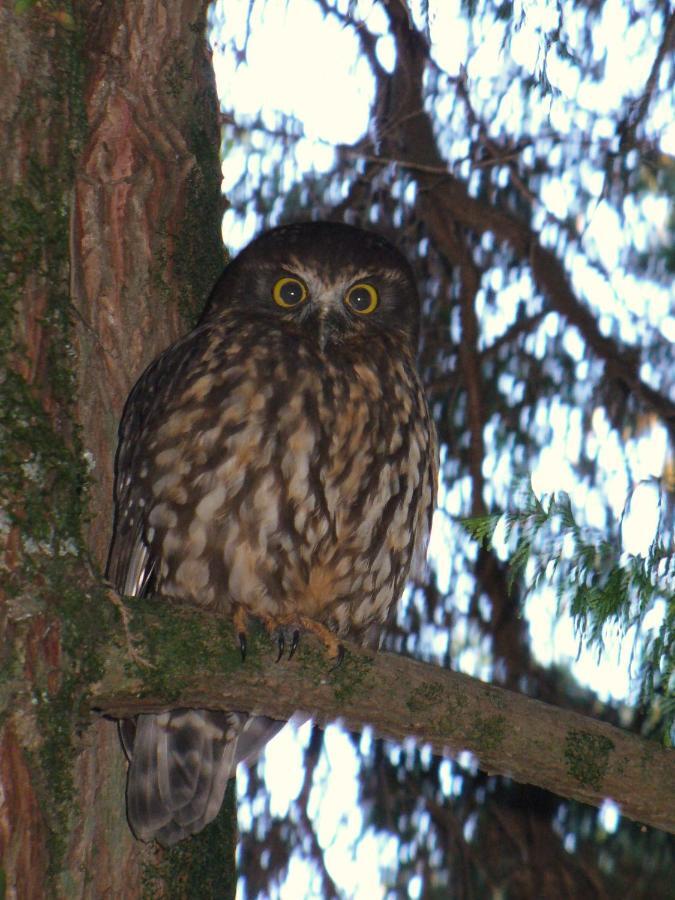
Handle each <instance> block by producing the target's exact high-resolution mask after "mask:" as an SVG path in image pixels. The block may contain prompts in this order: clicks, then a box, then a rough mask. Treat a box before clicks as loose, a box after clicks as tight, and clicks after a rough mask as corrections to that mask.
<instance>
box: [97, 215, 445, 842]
mask: <svg viewBox="0 0 675 900" xmlns="http://www.w3.org/2000/svg"><path fill="white" fill-rule="evenodd" d="M419 327H420V302H419V297H418V293H417V290H416V287H415V282H414V278H413V273H412V270H411V268H410V266H409V264H408V263H407V261H406V260H405V258H404V257H403V256H402V255H401V254H400V253H399V251H398V250H397V249H396V248H395V247H394V246H393V245H392V244H390V243H389V242H388V241H386V240H384V239H383V238H382V237H379V236H377V235H375V234H372V233H370V232H367V231H362V230H361V229H358V228H353V227H350V226H348V225H343V224H338V223H331V222H309V223H303V224H296V225H289V226H284V227H280V228H275V229H273V230H271V231H268V232H265V233H263V234H262V235H261V236H259V237H258V238H256V239H255V240H254V241H253V242H252V243H251V244H249V245H248V246H247V247H246V248H245V249H244V250H243V251H242V252H241V253H240V254H239V255H238V256H237V257H236V258H235V259H234V260H233V261H232V262H230V263H229V265H228V266H227V267H226V269H225V271H224V272H223V274H222V276H221V278H220V280H219V281H218V282H217V284H216V286H215V288H214V290H213V292H212V294H211V296H210V298H209V300H208V302H207V304H206V308H205V310H204V312H203V314H202V317H201V319H200V321H199V323H198V324H197V326H196V327H195V328H194V330H193V331H191V332H190V333H189V334H188V335H186V336H185V337H184V338H182V339H181V340H179V341H178V342H177V343H175V344H174V345H173V346H171V347H169V349H168V350H166V351H165V352H164V353H162V354H161V355H160V356H159V357H158V358H157V359H156V360H155V361H154V362H153V363H152V364H151V365H150V366H149V367H148V368H147V369H146V370H145V372H144V373H143V375H142V376H141V378H140V379H139V381H138V382H137V384H136V386H135V387H134V388H133V390H132V392H131V394H130V396H129V399H128V401H127V404H126V407H125V410H124V414H123V417H122V422H121V426H120V440H119V448H118V453H117V460H116V479H115V502H116V516H115V527H114V535H113V540H112V544H111V550H110V557H109V563H108V576H109V578H110V580H111V581H112V582H113V584H114V585H115V587H116V588H117V589H118V590H119V592H120V593H122V594H125V595H130V596H140V595H144V594H152V595H158V602H160V600H159V598H162V597H170V598H175V600H179V601H181V602H185V603H190V604H196V605H197V606H200V607H204V608H206V609H209V610H212V611H213V613H214V615H219V616H225V617H228V618H230V619H231V620H232V622H233V623H234V625H233V627H234V628H235V629H236V631H237V633H238V634H239V636H240V642H241V647H242V655H244V652H245V635H246V622H247V620H248V617H249V616H253V617H256V618H258V619H260V620H262V621H263V622H264V623H265V625H266V627H267V628H268V629H269V630H270V632H271V633H272V634H274V635H275V636H276V637H277V639H278V641H279V653H281V652H282V651H283V649H284V646H289V648H290V649H289V653H290V655H292V652H293V651H294V649H295V646H296V645H297V642H298V640H299V639H300V637H301V635H302V634H303V633H304V632H307V631H312V632H313V633H315V634H317V635H318V636H319V637H320V638H321V639H322V641H323V643H324V645H325V646H326V648H327V656H329V657H334V658H337V659H339V656H340V651H341V645H340V640H341V639H342V638H343V637H345V636H346V635H349V636H350V638H351V639H353V640H356V641H360V642H362V643H365V642H371V643H372V642H374V641H375V640H376V638H377V635H378V632H379V630H380V629H381V626H382V623H384V622H385V620H386V619H387V616H388V615H389V614H390V612H392V611H393V609H394V607H395V604H396V602H397V600H398V599H399V597H400V595H401V593H402V591H403V588H404V586H405V584H406V582H407V580H408V579H409V577H410V576H411V574H413V573H414V572H415V570H416V569H418V568H419V567H420V566H421V565H422V564H423V561H424V556H425V552H426V545H427V540H428V535H429V529H430V523H431V515H432V510H433V506H434V496H435V490H436V477H437V472H436V449H435V437H434V428H433V424H432V421H431V418H430V415H429V410H428V408H427V404H426V400H425V397H424V392H423V389H422V384H421V382H420V377H419V374H418V371H417V368H416V353H417V344H418V338H419ZM282 725H283V723H281V722H277V721H274V720H272V719H268V718H265V717H262V716H248V715H247V714H246V713H243V712H238V711H235V710H233V711H232V712H228V713H226V712H221V711H215V710H199V709H174V710H172V711H170V712H164V713H161V714H153V715H139V716H138V717H136V719H133V720H125V721H123V722H122V723H121V726H120V733H121V736H122V741H123V744H124V747H125V750H126V753H127V757H128V759H129V769H128V781H127V813H128V819H129V823H130V825H131V828H132V830H133V832H134V833H135V835H136V836H137V837H138V838H139V839H141V840H144V841H149V840H153V839H156V840H158V841H159V842H160V843H161V844H163V845H165V846H170V845H172V844H174V843H176V841H179V840H181V839H182V838H184V837H187V836H188V835H190V834H194V833H196V832H198V831H200V830H201V829H202V828H203V827H204V826H205V825H206V824H208V822H210V821H211V820H212V819H213V818H214V817H215V815H216V814H217V812H218V810H219V808H220V805H221V802H222V799H223V794H224V791H225V787H226V785H227V781H228V779H229V778H230V777H231V776H233V775H234V772H235V769H236V766H237V763H238V762H240V761H241V760H244V759H246V758H250V757H252V756H253V755H255V754H256V753H257V752H259V750H260V749H261V748H262V746H263V745H264V744H265V742H266V741H267V740H269V739H270V737H271V736H272V735H274V734H275V733H276V732H277V731H278V730H279V729H280V728H281V727H282Z"/></svg>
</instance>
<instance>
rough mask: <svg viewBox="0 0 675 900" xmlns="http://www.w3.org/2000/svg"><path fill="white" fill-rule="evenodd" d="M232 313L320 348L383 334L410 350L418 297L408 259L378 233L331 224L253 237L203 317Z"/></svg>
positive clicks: (416, 326) (415, 333) (306, 224)
mask: <svg viewBox="0 0 675 900" xmlns="http://www.w3.org/2000/svg"><path fill="white" fill-rule="evenodd" d="M234 311H236V312H237V313H239V314H243V315H245V316H246V317H247V318H248V317H255V318H259V317H261V318H263V319H265V320H266V321H267V322H268V323H269V322H277V323H278V324H279V327H281V328H284V329H289V330H293V331H301V332H303V333H304V334H307V335H309V336H310V339H316V341H317V342H318V345H319V347H320V348H321V349H325V348H326V347H328V346H329V345H331V344H336V343H344V342H348V341H350V340H351V341H355V340H358V341H360V342H363V341H364V340H367V339H368V337H369V336H375V335H376V334H379V335H381V334H383V333H386V334H391V335H394V336H396V337H398V339H399V340H400V341H402V342H403V343H404V344H405V345H406V346H407V347H408V349H409V350H410V351H411V352H412V353H413V354H414V353H415V352H416V350H417V343H418V338H419V320H420V301H419V295H418V293H417V288H416V286H415V281H414V277H413V273H412V269H411V267H410V265H409V264H408V262H407V260H406V259H405V257H404V256H403V255H402V254H401V253H400V252H399V251H398V250H397V249H396V248H395V247H394V246H393V245H392V244H390V243H389V241H387V240H385V239H384V238H383V237H380V236H379V235H376V234H373V233H372V232H368V231H363V230H362V229H360V228H354V227H352V226H351V225H344V224H341V223H337V222H303V223H300V224H297V225H285V226H282V227H280V228H274V229H272V230H270V231H266V232H263V234H261V235H260V236H259V237H257V238H256V239H255V240H253V241H252V242H251V243H250V244H249V245H248V246H247V247H246V248H245V249H244V250H242V251H241V253H240V254H239V255H238V256H237V257H236V259H234V260H233V261H232V262H231V263H230V264H229V265H228V267H227V268H226V269H225V272H224V273H223V275H222V277H221V279H220V281H219V282H218V284H217V285H216V287H215V288H214V291H213V294H212V295H211V298H210V299H209V303H208V305H207V307H206V310H205V311H204V315H203V317H202V321H204V320H208V319H212V318H217V317H219V316H220V315H222V314H224V313H225V314H231V313H232V312H234Z"/></svg>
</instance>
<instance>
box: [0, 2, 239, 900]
mask: <svg viewBox="0 0 675 900" xmlns="http://www.w3.org/2000/svg"><path fill="white" fill-rule="evenodd" d="M206 9H207V4H206V3H205V2H203V0H183V2H177V3H170V4H169V3H162V2H159V0H143V2H132V0H116V2H112V3H104V2H92V3H69V2H66V3H63V4H61V3H59V4H52V3H44V2H32V3H31V2H24V3H21V4H18V3H17V4H15V3H12V2H7V3H0V34H2V39H1V40H0V158H1V159H2V160H3V164H2V167H0V251H1V253H0V266H1V269H0V354H1V356H2V360H1V362H0V365H1V366H2V374H1V377H0V507H1V510H2V512H1V513H0V573H1V576H0V641H1V643H0V647H1V649H0V795H1V797H2V799H0V857H1V862H0V895H3V896H4V895H6V896H8V897H18V898H22V897H26V898H35V897H43V896H44V897H48V896H57V897H68V898H74V897H102V896H114V897H140V896H143V894H144V892H145V894H146V895H148V892H150V894H151V895H152V896H161V895H162V894H167V895H168V894H169V893H173V896H176V889H177V888H176V885H177V884H179V889H180V891H182V892H183V894H182V895H184V896H193V895H194V896H199V895H200V894H199V891H200V887H199V882H200V881H201V882H204V879H208V878H213V877H214V874H213V872H211V873H210V874H209V873H208V872H207V871H206V869H205V868H204V866H205V862H204V860H205V859H206V860H208V855H206V856H204V854H201V855H199V853H198V854H197V856H199V864H195V865H190V864H189V860H188V861H186V860H184V859H183V862H182V865H183V868H184V869H185V872H186V873H188V875H189V873H190V872H192V873H193V875H194V878H195V879H197V883H196V884H193V885H190V884H189V883H188V881H187V880H186V879H187V877H188V875H185V876H184V877H183V878H182V880H181V881H180V883H179V882H177V881H176V878H175V873H173V872H172V870H171V860H170V858H164V857H163V856H162V855H161V854H160V853H159V851H157V850H155V849H154V848H148V847H145V846H143V845H141V844H139V843H138V842H136V841H134V839H133V837H132V835H131V833H130V831H129V829H128V826H127V823H126V818H125V811H124V781H125V767H124V761H123V756H122V754H121V752H120V749H119V744H118V740H117V734H116V729H115V726H114V725H113V724H112V723H110V722H107V721H103V720H101V721H98V722H95V723H93V724H92V723H91V720H90V718H89V714H88V706H89V703H88V699H87V698H88V693H89V690H90V685H91V684H92V683H93V682H94V681H95V680H96V679H97V678H98V677H99V676H100V673H101V671H102V657H103V651H104V642H105V640H106V639H107V637H108V636H109V634H110V629H111V628H112V626H113V623H114V621H115V620H116V616H117V613H116V612H115V609H114V607H113V606H112V605H111V604H110V603H109V602H108V600H107V595H106V592H105V591H104V590H103V589H102V588H101V572H102V570H103V568H104V565H105V557H106V552H107V544H108V540H109V535H110V527H111V522H112V472H113V458H114V451H115V444H116V428H117V422H118V420H119V416H120V413H121V410H122V406H123V403H124V399H125V397H126V394H127V393H128V390H129V388H130V387H131V385H132V384H133V382H134V380H135V379H136V378H137V377H138V375H139V374H140V372H141V371H142V370H143V368H144V367H145V365H146V364H147V363H148V362H149V361H150V360H151V359H152V357H153V356H154V355H156V353H157V352H158V351H159V350H161V349H162V348H163V347H165V346H166V345H167V344H169V343H170V342H171V341H172V340H174V339H175V338H176V337H177V336H178V335H179V334H180V333H181V332H182V331H184V330H185V329H186V326H187V324H188V322H187V321H186V320H189V319H190V317H191V316H194V314H195V312H196V310H197V309H198V307H199V305H200V304H201V303H202V302H203V301H204V299H205V297H206V295H207V293H208V290H209V288H210V286H211V284H212V282H213V280H214V279H215V277H216V276H217V274H218V273H219V271H220V270H221V268H222V265H223V259H224V258H223V249H222V244H221V240H220V216H221V210H222V203H221V197H220V190H219V184H220V164H219V158H218V142H219V134H218V125H217V121H218V119H217V101H216V95H215V85H214V78H213V72H212V68H211V65H210V58H209V54H208V49H207V45H206V36H205V31H206ZM233 808H234V807H233V804H232V803H230V806H229V808H228V810H227V811H226V812H225V816H226V819H227V822H228V823H229V824H228V827H229V828H230V831H231V828H232V823H233V819H232V816H233ZM228 817H229V818H228ZM227 847H228V848H229V849H228V850H227V851H226V852H223V853H222V854H220V857H219V858H217V859H215V860H214V864H215V866H216V869H215V871H216V873H217V874H216V876H215V877H216V878H217V879H218V883H219V884H220V885H221V890H223V891H225V893H224V894H222V896H227V895H228V892H229V894H230V895H231V894H233V892H234V886H233V869H232V861H233V849H232V848H233V842H232V840H231V839H230V841H229V843H228V844H227ZM190 852H191V851H190V850H186V851H184V853H183V856H185V854H187V856H188V857H189V856H190ZM197 856H196V857H195V858H197ZM169 883H171V885H172V888H171V891H169V889H168V888H167V884H169ZM149 886H151V887H149Z"/></svg>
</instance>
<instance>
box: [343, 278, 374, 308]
mask: <svg viewBox="0 0 675 900" xmlns="http://www.w3.org/2000/svg"><path fill="white" fill-rule="evenodd" d="M378 302H379V297H378V293H377V290H376V289H375V287H374V286H373V285H372V284H369V283H368V282H367V281H363V282H360V283H359V284H355V285H353V286H352V287H350V288H349V290H348V291H347V293H346V294H345V303H346V304H347V306H348V307H349V308H350V309H351V310H352V312H355V313H359V315H362V316H367V315H369V314H370V313H372V312H375V310H376V309H377V304H378Z"/></svg>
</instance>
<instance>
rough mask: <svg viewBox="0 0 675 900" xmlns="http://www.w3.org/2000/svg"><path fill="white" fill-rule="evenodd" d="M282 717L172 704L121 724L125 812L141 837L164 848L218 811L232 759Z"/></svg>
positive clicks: (259, 743) (247, 751)
mask: <svg viewBox="0 0 675 900" xmlns="http://www.w3.org/2000/svg"><path fill="white" fill-rule="evenodd" d="M283 725H284V723H283V722H277V721H275V720H274V719H267V718H265V717H264V716H253V717H251V716H247V715H246V714H245V713H225V712H220V711H219V710H207V709H174V710H171V711H170V712H165V713H159V714H157V715H140V716H138V718H137V719H136V723H135V729H134V724H133V722H132V721H131V720H124V721H123V722H121V723H120V736H121V738H122V743H123V744H124V747H125V750H126V753H127V756H128V757H129V763H130V764H129V773H128V776H127V815H128V818H129V824H130V825H131V828H132V830H133V832H134V834H135V835H136V837H137V838H139V840H142V841H151V840H157V841H159V843H160V844H162V845H163V846H165V847H171V846H172V845H173V844H175V843H177V841H180V840H182V839H183V838H185V837H188V836H189V835H191V834H196V833H197V832H198V831H201V830H202V828H204V827H205V826H206V825H208V823H209V822H210V821H211V820H212V819H214V818H215V817H216V815H217V814H218V811H219V809H220V806H221V804H222V802H223V795H224V793H225V788H226V786H227V782H228V779H229V778H231V777H232V776H233V775H234V774H235V770H236V766H237V763H238V762H240V761H241V760H243V759H246V758H249V757H252V756H253V755H255V754H256V753H258V752H260V750H261V749H262V747H263V746H264V745H265V743H266V742H267V741H268V740H270V738H272V737H273V736H274V735H275V734H276V733H277V732H278V731H279V729H280V728H282V727H283Z"/></svg>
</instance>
